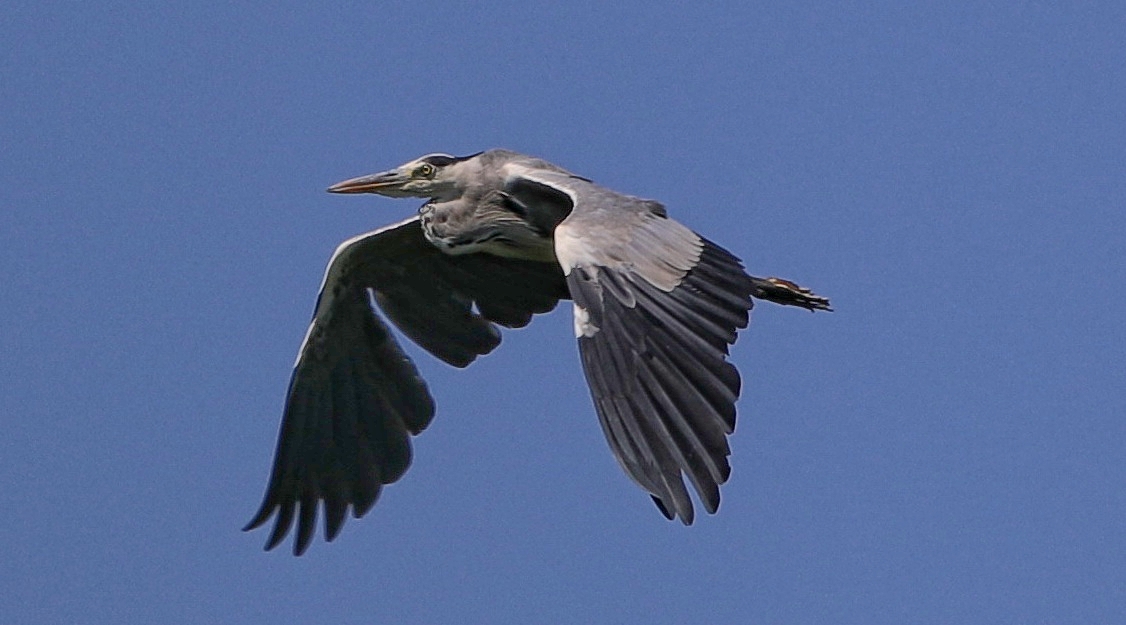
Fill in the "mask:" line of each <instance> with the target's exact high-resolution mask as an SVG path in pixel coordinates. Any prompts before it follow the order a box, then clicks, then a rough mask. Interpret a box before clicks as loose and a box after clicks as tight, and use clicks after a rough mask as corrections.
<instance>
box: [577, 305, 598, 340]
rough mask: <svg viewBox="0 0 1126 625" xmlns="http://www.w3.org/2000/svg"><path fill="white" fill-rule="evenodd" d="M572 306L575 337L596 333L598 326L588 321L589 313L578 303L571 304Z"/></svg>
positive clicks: (588, 336) (589, 335) (590, 335)
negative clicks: (573, 309)
mask: <svg viewBox="0 0 1126 625" xmlns="http://www.w3.org/2000/svg"><path fill="white" fill-rule="evenodd" d="M573 306H574V308H575V338H577V339H578V338H582V337H584V336H585V337H587V338H590V337H592V336H594V335H595V334H598V326H596V325H594V324H593V323H591V322H590V313H589V312H587V310H586V309H585V308H583V307H582V306H579V305H578V304H573Z"/></svg>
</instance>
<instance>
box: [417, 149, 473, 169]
mask: <svg viewBox="0 0 1126 625" xmlns="http://www.w3.org/2000/svg"><path fill="white" fill-rule="evenodd" d="M481 154H482V153H481V152H477V153H476V154H470V155H469V156H450V155H449V154H431V155H430V156H427V157H426V158H424V159H422V162H423V163H430V164H431V165H433V166H435V167H445V166H447V165H453V164H454V163H459V162H461V161H464V160H468V159H471V158H473V157H474V156H480V155H481Z"/></svg>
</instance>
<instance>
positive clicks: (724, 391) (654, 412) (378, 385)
mask: <svg viewBox="0 0 1126 625" xmlns="http://www.w3.org/2000/svg"><path fill="white" fill-rule="evenodd" d="M329 191H332V192H336V193H379V194H382V195H387V196H390V197H424V198H428V201H427V202H426V204H424V205H423V206H422V208H420V209H419V214H418V215H417V216H415V217H412V218H411V219H408V220H406V221H403V222H400V223H398V224H394V225H391V226H388V227H385V228H381V229H379V230H375V231H373V232H369V233H367V234H364V235H360V236H358V237H355V238H352V239H349V240H348V241H345V242H344V243H343V244H341V245H340V246H339V247H338V248H337V250H336V253H335V254H334V255H333V257H332V259H331V260H330V261H329V266H328V269H327V270H326V272H325V277H324V281H323V283H322V285H321V292H320V295H319V297H318V300H317V305H316V307H315V310H314V314H313V320H312V323H311V324H310V327H309V330H308V332H307V333H306V336H305V340H304V341H303V343H302V345H301V348H300V350H299V353H298V358H297V362H296V364H295V366H294V372H293V377H292V379H291V381H290V386H289V394H288V396H287V398H286V405H285V411H284V415H283V418H282V426H281V432H280V434H279V436H278V445H277V451H276V454H275V459H274V466H273V471H272V473H271V476H270V481H269V485H268V486H267V490H266V496H265V498H264V500H263V502H262V505H261V507H260V508H259V510H258V513H257V514H256V515H255V516H254V518H253V519H252V520H251V521H250V523H249V524H248V525H247V527H246V528H245V529H248V530H249V529H253V528H256V527H259V526H261V525H262V524H264V523H266V522H267V521H268V520H269V519H270V517H271V516H273V515H274V514H275V513H276V514H277V520H276V521H275V524H274V529H273V532H272V533H271V535H270V537H269V539H268V541H267V544H266V548H267V549H272V548H273V547H275V546H276V545H277V544H279V543H280V542H281V541H282V540H283V539H284V538H285V536H286V534H288V532H289V530H290V529H291V527H292V526H293V522H294V521H295V520H296V521H297V537H296V540H295V541H294V553H296V554H298V555H300V554H301V553H303V552H304V551H305V549H306V548H307V547H308V546H309V544H310V542H311V540H312V534H313V530H314V528H315V526H316V517H317V510H318V507H322V508H323V511H324V516H325V539H326V540H329V541H331V540H333V539H334V538H335V537H336V535H337V534H338V533H339V531H340V529H341V527H342V525H343V522H344V519H345V516H346V515H347V513H348V511H349V508H350V509H351V512H352V515H353V516H355V517H356V518H359V517H362V516H363V515H364V514H366V513H367V512H368V510H370V509H371V507H372V505H373V504H374V503H375V501H376V499H377V498H378V496H379V494H380V490H381V488H382V486H383V485H384V484H390V483H392V482H394V481H396V480H397V479H399V478H400V477H401V476H402V475H403V473H404V472H405V471H406V469H407V467H408V466H409V465H410V462H411V447H410V437H411V436H412V435H417V434H418V433H420V432H421V431H422V430H423V429H425V428H426V427H427V425H429V423H430V421H431V419H432V418H433V416H434V402H433V400H432V399H431V397H430V394H429V391H428V389H427V387H426V383H425V382H424V381H423V380H422V379H421V377H420V376H419V374H418V371H417V370H416V369H415V367H414V364H413V363H412V362H411V361H410V359H409V358H408V357H407V356H406V355H405V353H404V352H403V351H402V348H401V347H400V346H399V344H398V342H397V341H396V340H395V337H394V335H393V334H392V333H391V332H390V331H389V330H388V328H387V326H386V325H385V324H384V323H383V322H382V321H381V320H380V317H379V316H378V315H377V314H376V313H375V311H374V308H378V309H379V310H380V311H382V313H383V315H384V316H385V317H386V318H387V319H388V320H390V321H391V322H392V323H394V324H395V325H396V326H397V327H398V328H399V329H400V330H401V331H402V332H403V334H404V335H406V336H407V337H408V338H410V339H411V340H412V341H414V342H415V343H417V344H418V345H419V346H421V347H422V348H423V349H425V350H426V351H428V352H430V353H431V354H433V355H434V356H436V357H437V358H439V359H441V360H443V361H445V362H447V363H449V364H451V365H453V366H455V367H465V366H468V365H469V364H470V363H471V362H473V360H474V359H475V358H476V357H477V356H480V355H484V354H487V353H489V352H490V351H492V350H493V349H494V348H496V346H497V345H498V344H499V343H500V333H499V331H498V330H497V327H496V326H498V325H499V326H504V327H509V328H518V327H523V326H525V325H527V324H528V323H529V322H530V320H531V318H532V316H533V315H534V314H538V313H544V312H547V311H550V310H551V309H553V308H554V307H555V305H556V303H557V302H558V301H559V300H561V299H571V300H572V301H573V307H574V325H575V335H576V337H577V340H578V343H579V352H580V355H581V360H582V363H583V370H584V372H585V374H586V379H587V382H588V385H589V387H590V392H591V396H592V398H593V400H594V406H595V412H596V413H597V415H598V418H599V421H600V423H601V425H602V429H603V432H604V433H605V435H606V439H607V441H608V442H609V444H610V449H611V451H612V452H613V453H614V456H615V458H617V460H618V462H619V464H620V465H621V466H622V468H623V469H624V470H625V471H626V473H627V474H628V475H629V476H630V477H631V478H632V479H633V480H634V481H635V482H636V483H637V484H638V485H640V486H641V487H642V488H643V489H645V490H646V491H647V492H648V493H649V494H650V495H651V496H652V498H653V500H654V502H655V503H656V504H657V506H658V508H659V509H660V510H661V512H662V513H663V514H664V515H665V516H666V517H668V518H669V519H673V518H677V517H679V518H680V520H681V521H682V522H683V523H685V524H689V523H691V522H692V521H693V518H694V511H693V507H692V502H691V498H690V497H689V494H688V489H687V488H686V486H685V484H684V479H683V478H684V477H687V478H688V480H689V482H691V483H692V485H693V486H694V488H695V490H696V492H697V494H698V496H699V498H700V501H701V503H702V504H703V506H704V508H705V509H706V510H707V511H708V512H710V513H714V512H715V511H716V509H717V508H718V506H719V499H720V496H719V486H720V485H721V484H723V483H724V482H726V481H727V478H728V476H729V475H730V471H731V469H730V465H729V464H728V461H727V458H728V456H729V455H730V447H729V446H728V443H727V435H729V434H731V433H732V432H733V431H734V428H735V401H736V399H737V398H738V396H739V390H740V378H739V373H738V371H737V370H736V369H735V367H734V366H733V365H732V364H731V363H729V362H728V361H727V355H728V350H729V346H730V345H731V344H733V343H734V342H735V339H736V332H737V331H738V330H739V329H742V328H744V327H746V325H747V321H748V311H749V310H750V309H751V307H752V305H753V302H752V297H757V298H760V299H766V300H769V301H773V302H776V303H780V304H785V305H792V306H800V307H803V308H807V309H809V310H830V309H829V302H828V300H825V299H824V298H821V297H818V296H816V295H814V294H812V293H811V292H809V291H808V290H805V289H802V288H801V287H798V286H797V285H795V284H793V283H792V282H788V281H786V280H780V279H777V278H766V279H763V278H756V277H753V276H749V275H747V274H746V273H745V272H744V270H743V267H742V265H741V263H740V262H739V260H738V259H737V258H735V257H734V256H733V255H731V254H730V253H729V252H727V251H726V250H724V249H723V248H721V247H719V246H718V245H716V244H714V243H712V242H711V241H708V240H707V239H704V238H703V237H700V236H699V235H697V234H696V233H694V232H692V231H691V230H689V229H688V228H686V227H684V226H682V225H681V224H679V223H677V222H675V221H673V220H671V219H669V218H668V216H667V214H666V211H665V209H664V207H663V206H662V205H661V204H659V203H657V202H654V201H651V200H643V199H640V198H635V197H632V196H628V195H623V194H620V193H617V192H615V191H611V190H609V189H606V188H604V187H601V186H599V185H597V184H594V183H593V182H591V181H590V180H588V179H585V178H581V177H579V176H575V175H573V174H571V173H569V172H567V171H566V170H564V169H562V168H560V167H558V166H556V165H553V164H551V163H548V162H547V161H544V160H541V159H538V158H533V157H529V156H524V155H521V154H517V153H515V152H510V151H507V150H489V151H487V152H481V153H478V154H474V155H471V156H467V157H454V156H450V155H446V154H430V155H427V156H424V157H421V158H419V159H415V160H413V161H410V162H408V163H406V164H404V165H402V166H400V167H398V168H395V169H393V170H390V171H387V172H383V173H379V174H373V175H371V176H362V177H360V178H353V179H351V180H346V181H344V182H341V183H339V184H336V185H333V186H332V187H330V188H329ZM373 304H374V307H373Z"/></svg>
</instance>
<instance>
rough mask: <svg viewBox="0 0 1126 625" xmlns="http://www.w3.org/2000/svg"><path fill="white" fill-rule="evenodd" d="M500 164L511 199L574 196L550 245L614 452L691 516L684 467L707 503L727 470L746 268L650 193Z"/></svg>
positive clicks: (665, 505) (710, 505)
mask: <svg viewBox="0 0 1126 625" xmlns="http://www.w3.org/2000/svg"><path fill="white" fill-rule="evenodd" d="M509 173H510V179H509V184H508V187H507V188H508V190H509V192H511V193H513V194H514V196H516V198H517V199H518V200H520V201H523V202H526V203H529V204H533V203H535V202H536V201H537V199H536V198H537V197H540V198H542V197H544V196H547V195H552V194H553V195H554V196H555V201H553V202H548V203H547V204H548V205H555V204H558V203H559V201H566V202H567V203H569V204H570V205H571V206H572V207H573V209H572V210H571V211H570V215H569V216H567V217H566V219H563V220H562V222H561V223H559V225H558V227H556V228H555V252H556V255H557V257H558V259H559V264H560V265H561V266H562V268H563V272H564V273H565V274H566V275H567V286H568V288H569V289H570V292H571V297H572V299H573V300H574V306H575V310H574V313H575V334H576V336H577V337H578V342H579V351H580V354H581V356H582V362H583V368H584V371H585V373H586V379H587V383H588V384H589V385H590V391H591V396H592V397H593V399H594V404H595V408H596V410H597V412H598V417H599V421H600V422H601V424H602V430H603V432H604V433H605V435H606V439H607V441H609V443H610V448H611V450H612V451H613V452H614V456H615V457H616V458H617V459H618V462H619V463H620V464H621V466H622V468H623V469H625V471H626V473H628V474H629V476H630V477H631V478H633V480H634V481H636V482H637V483H638V484H639V485H640V486H641V487H642V488H644V489H645V490H647V491H648V492H649V493H650V494H651V495H652V497H653V500H654V501H655V502H656V504H657V506H658V507H659V508H660V509H661V512H663V513H664V514H665V516H666V517H668V518H669V519H672V518H675V517H680V519H681V521H682V522H683V523H685V524H689V523H691V522H692V520H693V508H692V501H691V499H690V498H689V496H688V491H687V489H686V487H685V484H684V480H683V476H687V477H688V479H689V480H690V481H691V482H692V484H693V485H694V486H695V488H696V492H697V493H698V494H699V497H700V501H701V502H702V503H703V505H704V507H705V508H706V509H707V510H708V512H715V511H716V509H717V508H718V506H719V499H720V497H719V485H720V484H723V483H724V482H726V481H727V478H728V476H729V475H730V472H731V468H730V465H729V464H728V461H727V457H728V456H729V455H730V453H731V450H730V448H729V447H728V444H727V435H728V434H731V432H732V431H733V430H734V428H735V401H736V399H737V398H738V396H739V389H740V379H739V372H738V371H737V370H736V369H735V367H734V366H733V365H732V364H731V363H729V362H728V361H727V355H728V348H729V346H730V345H731V344H732V343H734V342H735V338H736V332H737V330H738V329H740V328H744V327H746V325H747V321H748V311H749V310H750V309H751V306H752V300H751V293H752V291H753V290H754V288H755V287H754V283H753V282H752V279H751V278H750V277H749V276H748V275H747V274H746V273H745V272H744V271H743V267H742V265H741V264H740V262H739V260H738V259H737V258H735V257H734V256H732V255H731V254H730V253H729V252H727V251H726V250H724V249H723V248H721V247H719V246H717V245H715V244H714V243H712V242H710V241H708V240H706V239H703V238H702V237H700V236H699V235H697V234H696V233H694V232H692V231H691V230H689V229H688V228H686V227H684V226H682V225H680V224H679V223H677V222H675V221H673V220H671V219H668V217H667V216H666V213H665V210H664V207H663V206H661V205H660V204H658V203H657V202H652V201H647V200H642V199H639V198H635V197H631V196H626V195H622V194H619V193H616V192H614V191H611V190H609V189H605V188H603V187H600V186H598V185H595V184H593V183H591V182H589V181H586V180H583V179H580V178H577V177H573V176H568V175H566V174H563V173H558V172H551V171H542V170H537V169H534V168H520V167H512V168H511V169H510V172H509ZM528 188H533V189H534V190H535V191H534V192H526V191H524V189H528Z"/></svg>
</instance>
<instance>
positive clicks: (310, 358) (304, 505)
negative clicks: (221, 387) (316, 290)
mask: <svg viewBox="0 0 1126 625" xmlns="http://www.w3.org/2000/svg"><path fill="white" fill-rule="evenodd" d="M561 297H563V298H565V297H567V290H566V286H565V283H564V278H563V274H562V272H561V271H560V270H559V267H558V266H557V265H555V264H554V263H543V262H532V261H524V260H514V259H509V258H500V257H495V256H489V255H485V254H467V255H462V256H448V255H445V254H443V253H442V252H440V251H439V250H438V249H436V248H435V247H434V246H433V245H431V244H430V243H429V242H427V241H426V239H425V238H424V236H423V234H422V229H421V227H420V226H419V223H418V218H417V217H414V218H412V219H408V220H406V221H403V222H401V223H398V224H394V225H391V226H387V227H385V228H381V229H379V230H375V231H373V232H369V233H367V234H363V235H360V236H358V237H355V238H353V239H350V240H348V241H345V242H344V243H343V244H341V245H340V247H338V248H337V250H336V253H335V254H333V256H332V260H330V261H329V265H328V269H327V270H326V272H325V277H324V282H323V283H322V285H321V292H320V295H319V297H318V299H317V305H316V309H315V311H314V314H313V320H312V323H311V324H310V326H309V329H308V332H307V333H306V335H305V340H304V341H303V342H302V344H301V349H300V351H299V353H298V357H297V362H296V364H295V365H294V370H293V377H292V379H291V380H290V383H289V393H288V395H287V397H286V402H285V412H284V415H283V417H282V424H281V431H280V433H279V435H278V445H277V451H276V454H275V457H274V466H273V470H272V473H271V475H270V482H269V485H268V486H267V488H266V495H265V498H264V500H263V501H262V505H261V507H260V508H259V510H258V512H257V514H255V516H254V518H253V519H252V520H251V521H250V523H249V524H247V526H246V528H245V529H247V530H250V529H254V528H256V527H259V526H261V525H263V524H264V523H266V522H267V521H268V520H269V519H270V517H271V516H273V515H274V514H275V513H276V514H277V520H276V521H275V523H274V529H273V532H272V533H271V534H270V537H269V539H268V541H267V543H266V548H267V549H272V548H274V547H275V546H277V545H278V543H280V542H281V541H282V540H283V539H284V538H285V536H286V534H288V533H289V530H290V528H291V527H292V525H293V521H294V519H295V518H296V519H297V538H296V540H295V542H294V546H293V550H294V553H295V554H297V555H300V554H302V553H304V551H305V549H306V548H308V546H309V543H310V541H311V540H312V536H313V531H314V529H315V527H316V521H317V508H318V505H319V504H320V503H321V502H323V504H324V514H325V540H329V541H331V540H332V539H334V538H335V537H336V535H337V534H338V533H339V531H340V528H341V526H342V525H343V523H344V518H345V515H346V513H347V512H348V508H349V507H351V509H352V515H353V516H354V517H356V518H360V517H362V516H363V515H364V514H366V513H367V512H368V510H370V509H371V507H372V505H373V504H374V503H375V501H376V499H377V498H378V497H379V493H380V489H381V488H382V486H383V485H384V484H390V483H392V482H394V481H395V480H397V479H399V478H400V477H401V476H402V475H403V472H404V471H406V469H407V467H408V466H409V465H410V462H411V446H410V436H411V435H415V434H418V433H419V432H421V431H422V430H423V429H425V428H426V426H427V425H429V423H430V420H431V419H432V418H433V416H434V402H433V400H432V399H431V397H430V393H429V391H428V390H427V387H426V383H425V382H424V381H423V380H422V378H421V377H420V376H419V373H418V370H417V369H416V368H415V366H414V364H413V363H412V362H411V361H410V359H409V358H408V357H407V356H406V354H404V353H403V350H402V348H401V347H400V346H399V344H398V342H397V341H396V340H395V337H394V336H393V335H392V334H391V333H390V332H389V331H388V328H387V326H386V325H385V324H384V323H383V322H382V321H381V320H380V318H379V316H378V315H376V314H375V312H374V310H373V308H372V302H373V300H374V302H375V303H376V304H378V306H379V308H380V309H381V310H382V311H383V313H384V315H386V317H387V318H388V319H390V320H391V321H392V322H393V323H394V324H395V325H396V326H398V327H399V328H400V329H401V330H402V331H403V333H404V334H406V335H407V336H408V337H410V338H411V340H413V341H414V342H416V343H418V345H420V346H421V347H423V348H424V349H426V350H427V351H429V352H430V353H431V354H433V355H434V356H436V357H438V358H440V359H442V360H443V361H445V362H447V363H449V364H451V365H453V366H455V367H465V366H467V365H469V363H471V362H472V361H473V360H474V359H475V358H476V357H477V356H479V355H482V354H487V353H489V352H490V351H492V350H493V349H494V348H495V347H496V346H497V345H498V344H499V343H500V332H499V331H498V330H497V328H496V326H495V325H494V324H500V325H503V326H506V327H510V328H515V327H522V326H524V325H527V324H528V322H529V321H530V320H531V317H532V315H533V314H535V313H543V312H547V311H550V310H551V309H552V308H554V307H555V304H556V303H557V301H558V300H559V299H560V298H561Z"/></svg>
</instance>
